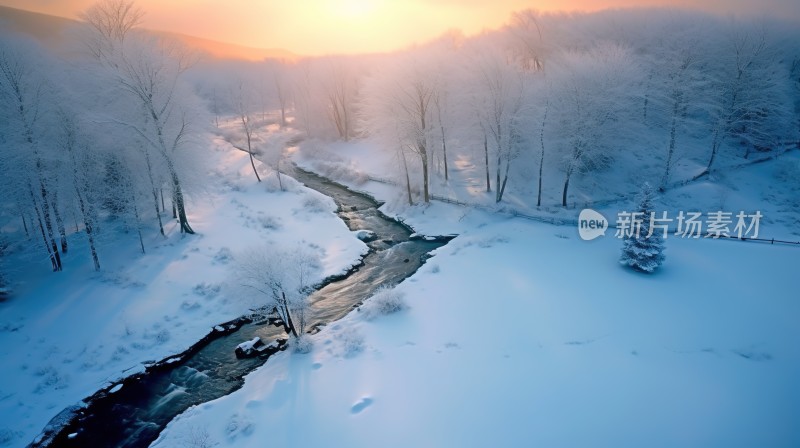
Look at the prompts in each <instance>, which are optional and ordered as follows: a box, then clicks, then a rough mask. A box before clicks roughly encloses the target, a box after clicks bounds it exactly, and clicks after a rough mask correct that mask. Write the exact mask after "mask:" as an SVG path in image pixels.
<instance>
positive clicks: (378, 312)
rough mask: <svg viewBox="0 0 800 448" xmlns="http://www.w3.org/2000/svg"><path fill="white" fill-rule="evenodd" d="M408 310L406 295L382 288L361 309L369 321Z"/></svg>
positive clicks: (392, 289)
mask: <svg viewBox="0 0 800 448" xmlns="http://www.w3.org/2000/svg"><path fill="white" fill-rule="evenodd" d="M406 308H408V305H407V304H406V301H405V295H404V294H403V293H402V292H400V291H398V290H396V289H394V288H380V289H378V291H377V292H375V294H373V295H372V297H370V298H369V299H367V301H366V302H365V303H364V305H363V306H362V307H361V309H362V311H363V312H364V315H365V316H366V317H367V319H370V320H371V319H374V318H376V317H378V316H383V315H387V314H392V313H396V312H398V311H402V310H404V309H406Z"/></svg>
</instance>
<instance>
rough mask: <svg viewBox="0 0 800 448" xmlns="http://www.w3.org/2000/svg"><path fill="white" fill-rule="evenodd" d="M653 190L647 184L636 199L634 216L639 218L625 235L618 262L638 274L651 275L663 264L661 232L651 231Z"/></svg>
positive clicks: (662, 238)
mask: <svg viewBox="0 0 800 448" xmlns="http://www.w3.org/2000/svg"><path fill="white" fill-rule="evenodd" d="M654 199H655V189H654V188H653V187H652V186H650V184H649V183H645V184H644V185H643V186H642V191H641V192H640V193H639V196H638V197H637V204H638V206H637V212H638V213H636V215H638V216H641V217H642V219H641V221H640V222H637V225H636V226H635V231H633V232H630V234H628V235H626V236H625V238H624V240H623V245H622V256H621V257H620V259H619V262H620V263H621V264H622V265H625V266H629V267H631V268H633V269H634V270H637V271H640V272H646V273H651V272H653V271H654V270H656V268H658V267H659V266H661V264H662V263H663V262H664V237H663V234H662V233H661V232H653V231H652V230H651V225H652V223H651V219H650V217H652V216H654V213H653V200H654Z"/></svg>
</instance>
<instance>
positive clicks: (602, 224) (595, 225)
mask: <svg viewBox="0 0 800 448" xmlns="http://www.w3.org/2000/svg"><path fill="white" fill-rule="evenodd" d="M606 230H608V220H607V219H606V217H605V216H603V215H601V214H600V213H599V212H596V211H594V210H592V209H590V208H585V209H583V210H581V214H580V215H579V216H578V234H579V235H580V236H581V239H582V240H584V241H591V240H593V239H595V238H598V237H601V236H605V234H606Z"/></svg>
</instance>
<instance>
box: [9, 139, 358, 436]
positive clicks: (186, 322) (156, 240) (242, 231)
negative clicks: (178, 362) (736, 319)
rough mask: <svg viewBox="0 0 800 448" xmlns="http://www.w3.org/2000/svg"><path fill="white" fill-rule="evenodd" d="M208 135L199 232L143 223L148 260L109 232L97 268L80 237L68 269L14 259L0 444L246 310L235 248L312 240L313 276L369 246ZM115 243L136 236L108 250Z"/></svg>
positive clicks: (337, 267)
mask: <svg viewBox="0 0 800 448" xmlns="http://www.w3.org/2000/svg"><path fill="white" fill-rule="evenodd" d="M206 141H207V144H208V146H209V149H207V150H204V151H203V155H204V156H205V157H208V158H209V160H208V161H207V162H208V164H207V166H211V167H214V168H213V169H212V171H211V172H210V173H209V183H208V184H207V185H206V188H205V193H204V194H202V195H198V196H197V197H193V198H191V202H190V204H189V211H190V216H189V218H190V221H191V222H192V225H193V226H194V229H195V231H197V235H193V236H183V235H181V234H180V233H179V231H178V228H177V226H176V224H175V223H174V222H171V221H170V222H169V224H168V226H167V229H166V230H167V236H166V237H161V236H160V235H159V234H158V230H157V229H152V228H146V229H144V232H143V233H144V234H145V248H146V250H147V253H146V254H145V255H142V254H141V253H140V252H138V240H137V237H136V236H135V232H130V233H128V234H125V233H119V234H114V235H113V236H109V235H106V240H107V244H108V245H109V247H108V248H105V247H101V253H100V256H101V257H102V263H103V266H104V269H103V270H102V271H101V272H99V273H95V271H94V270H93V268H92V265H91V260H90V259H89V257H88V255H87V254H88V251H87V250H86V248H85V247H84V244H85V242H84V241H83V240H82V238H83V237H82V236H80V237H72V238H71V243H72V245H71V248H70V252H69V254H68V257H69V259H68V260H67V261H68V268H67V269H66V270H65V271H64V272H63V273H56V274H54V273H51V272H49V271H48V270H47V269H46V265H45V263H41V262H40V260H30V259H28V258H26V257H23V256H21V255H18V256H16V258H15V259H13V263H9V264H10V265H13V266H14V268H15V270H17V271H18V272H19V277H21V280H22V282H21V284H20V286H19V287H18V289H17V290H16V291H15V296H14V297H13V299H11V300H8V301H7V302H4V303H0V352H1V353H2V359H3V366H2V367H0V446H25V445H27V444H28V443H29V442H30V441H31V440H33V438H34V437H35V436H36V435H37V434H38V433H39V431H41V430H42V428H43V427H44V426H45V424H46V423H47V422H48V421H49V420H50V418H52V417H53V416H55V415H56V414H57V413H58V412H59V411H61V410H62V409H63V408H64V407H66V406H69V405H74V404H77V403H78V402H79V401H80V400H81V399H83V398H84V397H86V396H89V395H91V394H92V393H94V392H95V391H96V390H98V389H100V388H103V387H106V386H107V385H108V384H109V383H110V382H112V381H114V380H116V379H120V378H122V377H125V376H128V375H130V374H132V373H134V372H137V371H141V370H143V368H144V365H143V362H145V361H158V360H160V359H162V358H164V357H166V356H169V355H172V354H177V353H180V352H182V351H184V350H186V349H187V348H188V347H189V346H191V345H192V344H194V343H195V342H197V341H198V340H199V339H201V338H202V337H203V336H205V335H206V334H207V333H209V332H210V330H211V328H212V327H213V326H214V325H216V324H218V323H222V322H225V321H228V320H231V319H234V318H236V317H239V316H241V315H242V314H244V313H245V312H246V311H247V309H248V307H249V306H251V305H252V303H251V302H249V301H248V300H247V299H245V298H237V297H230V296H229V294H227V293H226V288H225V283H226V281H228V279H229V278H230V276H231V263H230V261H231V259H232V258H231V257H232V256H234V255H235V254H236V253H237V252H238V251H241V250H242V249H245V248H249V247H259V246H265V247H268V245H273V246H275V247H278V246H280V247H287V248H289V249H291V248H293V247H297V246H299V245H303V246H308V247H310V248H311V249H312V250H314V251H317V252H318V253H319V254H320V256H321V259H322V264H323V272H322V276H321V277H320V278H319V279H317V281H318V280H321V279H322V278H323V277H327V276H329V275H334V274H339V273H341V272H343V271H345V270H346V269H347V268H349V267H350V266H352V265H353V264H354V263H356V262H357V261H358V259H359V258H360V256H361V255H363V254H364V253H366V250H367V247H366V245H364V244H363V243H362V242H361V241H359V240H358V239H357V238H355V237H354V236H353V235H352V234H351V233H350V231H349V230H348V229H347V227H346V226H345V225H344V223H343V222H342V221H341V220H340V219H339V218H338V217H336V215H335V214H334V213H332V212H333V211H334V210H335V208H336V206H335V205H334V203H333V201H332V200H330V199H329V198H327V197H325V196H323V195H321V194H319V193H317V192H315V191H312V190H308V189H306V188H304V187H302V186H299V185H298V184H296V183H295V182H294V181H293V180H292V179H286V178H284V185H285V186H286V189H287V191H280V189H279V188H278V183H277V180H276V178H275V176H274V173H272V172H270V170H268V169H265V168H264V167H260V168H261V173H262V178H263V179H264V181H263V182H262V183H260V184H258V183H256V180H255V176H254V174H253V171H252V168H251V167H250V162H249V160H248V158H247V155H246V154H245V153H243V152H240V151H237V150H236V149H233V148H232V147H231V146H230V145H229V144H228V143H226V142H225V141H223V140H222V139H220V138H212V137H210V136H209V137H208V138H207V140H206ZM259 166H260V164H259ZM104 226H105V227H106V228H107V229H110V228H112V227H113V225H112V223H106V224H104ZM119 239H126V240H130V241H129V242H128V244H116V245H114V246H112V244H114V243H115V242H117V241H116V240H119ZM112 247H113V248H115V249H116V252H115V251H114V250H112ZM12 256H13V255H12Z"/></svg>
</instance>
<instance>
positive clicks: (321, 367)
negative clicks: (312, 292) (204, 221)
mask: <svg viewBox="0 0 800 448" xmlns="http://www.w3.org/2000/svg"><path fill="white" fill-rule="evenodd" d="M430 212H431V210H429V211H428V213H430ZM484 218H485V219H486V221H487V223H486V225H484V226H483V227H480V228H476V229H474V230H473V231H471V232H469V234H468V235H462V236H461V237H459V238H457V239H456V240H454V241H452V242H451V243H449V244H448V245H447V246H445V247H444V248H442V249H440V250H438V252H437V254H436V256H435V257H434V258H433V259H431V260H429V262H428V264H427V265H426V266H425V267H423V269H422V270H421V271H420V272H419V273H418V274H417V275H415V276H414V277H413V278H412V279H411V280H410V281H406V282H404V283H402V284H401V285H400V286H398V289H399V290H400V291H402V292H403V293H404V294H405V297H406V302H407V303H408V305H409V307H408V309H407V310H405V311H401V312H398V313H395V314H392V315H389V316H383V317H380V318H378V319H375V320H372V321H370V320H366V319H365V318H364V316H362V313H351V314H350V315H349V316H347V317H346V318H345V319H343V320H342V321H340V322H338V323H336V324H333V325H330V326H328V327H326V328H324V329H323V330H322V331H321V332H320V333H319V334H317V335H314V336H312V338H313V341H314V346H315V348H314V350H313V351H312V353H311V354H310V355H293V354H290V353H280V354H278V355H275V356H274V357H273V358H271V359H270V361H269V362H268V363H267V364H266V365H265V366H264V367H262V368H261V369H260V370H258V371H256V372H255V373H253V374H251V375H250V376H249V377H248V378H247V380H246V384H245V387H244V388H243V389H242V390H240V391H238V392H235V393H234V394H232V395H230V396H228V397H225V398H222V399H219V400H216V401H214V402H211V403H208V404H204V405H200V406H198V407H195V408H193V409H191V410H189V411H187V412H186V413H185V414H184V415H182V416H181V417H179V418H178V419H176V420H175V421H173V423H171V424H170V425H169V427H168V430H167V431H166V433H165V434H164V436H163V438H162V439H161V441H159V442H158V443H155V444H154V445H153V446H155V447H169V446H179V444H180V443H181V441H182V440H183V438H184V437H185V434H186V433H187V431H189V429H190V428H192V427H204V428H207V429H208V431H209V434H210V436H211V439H212V440H214V441H216V442H219V443H220V444H221V445H220V446H236V447H256V446H261V445H262V444H263V441H264V440H270V441H271V442H272V443H275V444H278V445H281V444H289V445H295V446H301V445H308V446H314V445H317V446H325V445H330V444H331V443H332V441H335V443H336V445H337V446H354V447H357V446H390V447H391V446H397V447H400V446H519V445H521V444H522V445H530V446H537V445H538V446H617V447H626V446H631V447H634V446H652V447H661V446H664V447H669V446H704V447H729V446H795V445H797V444H798V443H800V433H798V432H797V429H796V421H795V418H794V416H797V415H800V384H798V383H797V381H796V378H797V376H798V374H800V348H798V346H797V344H796V341H797V340H798V338H799V337H800V329H799V328H798V326H797V325H796V316H797V315H798V313H800V304H799V303H798V302H797V300H796V294H794V293H791V292H790V291H794V290H795V286H794V285H793V275H792V273H793V272H794V270H795V269H796V259H797V255H798V252H797V250H798V249H797V248H794V247H786V246H782V247H778V246H764V245H757V244H748V243H738V242H725V241H711V240H699V241H698V240H680V239H670V240H667V262H666V264H665V265H664V267H663V268H662V271H661V272H659V273H657V274H655V275H651V276H646V275H644V274H638V273H634V272H631V271H629V270H626V269H624V268H622V267H620V266H619V265H618V263H617V258H618V256H619V250H620V247H621V243H620V242H619V241H618V240H616V239H600V240H598V241H595V242H583V241H581V240H579V239H578V238H577V237H576V235H575V234H573V233H570V234H569V235H568V236H567V237H566V238H564V237H563V236H562V230H561V229H559V228H556V227H553V226H546V225H541V224H534V223H529V222H525V221H523V220H510V221H509V220H497V219H493V218H491V217H484ZM499 236H502V237H499ZM487 260H491V262H487ZM346 331H355V332H357V333H358V334H361V335H362V336H363V345H364V346H365V347H364V348H363V350H362V351H361V352H360V353H358V354H356V355H348V353H350V352H349V351H348V350H347V348H346V347H345V343H344V342H343V339H345V337H344V336H343V334H344V333H345V332H346ZM235 415H239V416H242V415H246V416H248V418H249V419H250V420H252V421H256V422H259V424H258V425H256V426H255V428H253V430H252V433H251V434H250V435H249V436H246V437H243V436H237V437H236V438H235V439H234V438H231V437H230V436H229V435H227V433H226V431H225V428H226V425H227V424H228V422H229V421H230V420H231V419H232V418H233V416H235Z"/></svg>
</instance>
